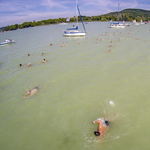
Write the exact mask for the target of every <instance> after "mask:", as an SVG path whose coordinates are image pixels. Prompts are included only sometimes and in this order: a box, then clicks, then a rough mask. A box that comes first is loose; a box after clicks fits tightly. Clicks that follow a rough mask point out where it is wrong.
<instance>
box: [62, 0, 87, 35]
mask: <svg viewBox="0 0 150 150" xmlns="http://www.w3.org/2000/svg"><path fill="white" fill-rule="evenodd" d="M77 10H78V13H79V16H80V19H81V21H82V25H83V28H84V32H82V31H79V30H78V17H77ZM85 34H86V30H85V26H84V23H83V20H82V17H81V14H80V11H79V7H78V5H77V0H76V27H75V28H68V29H67V30H66V31H64V36H67V37H78V36H85Z"/></svg>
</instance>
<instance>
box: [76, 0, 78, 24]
mask: <svg viewBox="0 0 150 150" xmlns="http://www.w3.org/2000/svg"><path fill="white" fill-rule="evenodd" d="M77 13H78V11H77V0H76V22H77V26H78V14H77Z"/></svg>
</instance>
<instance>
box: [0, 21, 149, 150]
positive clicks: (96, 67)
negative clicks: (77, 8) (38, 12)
mask: <svg viewBox="0 0 150 150" xmlns="http://www.w3.org/2000/svg"><path fill="white" fill-rule="evenodd" d="M80 25H81V24H80ZM70 26H72V24H68V25H66V26H60V25H49V26H42V27H34V28H28V29H22V30H17V31H10V32H5V33H1V34H0V41H1V42H2V41H3V40H4V39H5V38H12V39H14V40H15V41H16V43H15V44H12V45H8V46H2V47H0V149H2V150H12V149H14V150H20V149H22V150H27V149H28V150H33V149H36V150H41V149H43V150H49V149H51V150H52V149H53V150H57V149H62V150H66V149H68V150H70V149H71V150H80V149H82V150H83V149H89V150H94V149H105V150H107V149H108V150H110V149H111V150H116V149H122V150H127V149H130V150H133V149H136V150H138V149H145V150H147V149H148V148H149V134H150V129H149V125H150V121H149V117H148V116H149V115H150V109H149V106H150V98H149V97H150V92H149V90H150V85H149V79H150V65H149V64H150V50H149V47H150V25H148V24H147V25H140V26H135V25H133V24H131V26H130V27H126V28H125V29H110V28H109V23H108V22H94V23H93V22H92V23H88V24H86V29H87V35H86V37H84V38H76V39H75V38H66V37H63V36H62V34H63V30H64V29H66V28H67V27H70ZM79 28H80V27H79ZM97 38H98V40H97ZM137 38H139V39H137ZM101 39H103V40H101ZM111 41H112V43H111ZM63 42H64V43H63ZM79 42H80V43H81V44H79ZM51 43H52V44H53V46H50V44H51ZM61 45H64V46H63V47H61ZM110 46H111V47H110ZM109 49H111V52H109ZM42 52H43V53H44V56H41V53H42ZM28 54H30V56H27V55H28ZM44 58H45V59H46V60H47V63H46V64H44V63H42V60H43V59H44ZM29 62H30V63H31V64H32V67H30V68H28V67H27V64H28V63H29ZM20 63H21V64H23V66H22V67H19V64H20ZM37 86H38V87H39V88H40V90H39V91H38V92H37V93H36V94H35V95H33V96H31V97H29V98H26V99H23V96H24V94H25V93H26V92H27V90H29V89H30V90H32V89H33V88H34V87H37ZM110 101H112V102H114V106H113V105H111V104H110ZM99 117H106V118H108V120H109V121H110V122H111V127H110V129H109V130H108V131H107V133H106V134H105V137H104V138H103V140H99V139H98V138H97V137H95V136H94V134H93V132H94V131H95V130H96V128H97V125H96V124H95V125H94V124H92V121H93V120H96V119H97V118H99Z"/></svg>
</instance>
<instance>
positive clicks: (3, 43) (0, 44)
mask: <svg viewBox="0 0 150 150" xmlns="http://www.w3.org/2000/svg"><path fill="white" fill-rule="evenodd" d="M12 43H15V42H2V43H0V46H4V45H8V44H12Z"/></svg>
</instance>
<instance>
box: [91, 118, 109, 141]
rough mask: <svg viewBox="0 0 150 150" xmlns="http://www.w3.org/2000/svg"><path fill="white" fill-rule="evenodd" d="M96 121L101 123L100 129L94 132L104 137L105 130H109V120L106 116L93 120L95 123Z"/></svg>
mask: <svg viewBox="0 0 150 150" xmlns="http://www.w3.org/2000/svg"><path fill="white" fill-rule="evenodd" d="M95 123H98V124H99V125H98V129H97V130H96V131H95V132H94V134H95V135H96V136H100V137H101V138H102V137H103V136H104V134H105V132H106V131H107V130H108V126H109V122H108V121H107V120H105V119H104V118H99V119H97V120H95V121H93V124H95Z"/></svg>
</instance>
